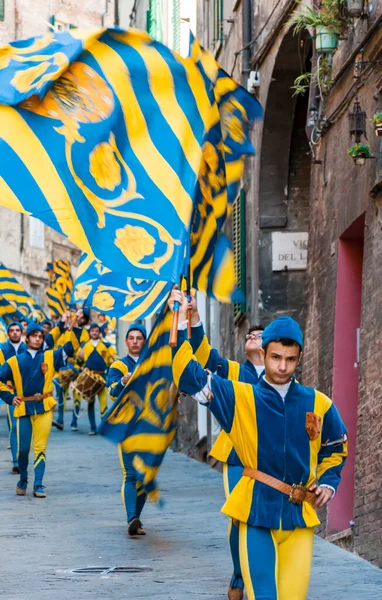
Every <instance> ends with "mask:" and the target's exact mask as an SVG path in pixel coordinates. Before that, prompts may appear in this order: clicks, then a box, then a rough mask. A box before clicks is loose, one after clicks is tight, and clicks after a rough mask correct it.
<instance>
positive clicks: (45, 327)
mask: <svg viewBox="0 0 382 600" xmlns="http://www.w3.org/2000/svg"><path fill="white" fill-rule="evenodd" d="M42 328H43V330H44V333H45V335H46V334H47V333H49V331H51V329H52V326H51V324H50V323H44V324H43V326H42Z"/></svg>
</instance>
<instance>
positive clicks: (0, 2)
mask: <svg viewBox="0 0 382 600" xmlns="http://www.w3.org/2000/svg"><path fill="white" fill-rule="evenodd" d="M4 5H5V0H0V21H4V13H5V6H4Z"/></svg>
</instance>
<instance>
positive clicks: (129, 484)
mask: <svg viewBox="0 0 382 600" xmlns="http://www.w3.org/2000/svg"><path fill="white" fill-rule="evenodd" d="M146 338H147V332H146V328H145V327H144V325H141V324H140V323H133V324H132V325H130V327H129V329H128V330H127V333H126V340H125V344H126V347H127V355H126V356H125V357H124V358H120V359H117V360H116V361H115V362H113V364H112V365H111V367H110V371H109V375H108V378H107V387H108V389H109V395H110V397H111V399H112V400H116V399H117V398H118V396H119V394H120V393H121V392H122V391H123V389H124V387H125V385H126V384H127V382H128V381H129V379H130V377H131V375H132V373H133V371H134V369H135V367H136V366H137V362H138V360H139V356H140V354H141V352H142V349H143V346H144V345H145V342H146ZM118 453H119V460H120V463H121V468H122V474H123V481H122V489H121V494H122V502H123V505H124V507H125V510H126V517H127V531H128V533H129V535H131V536H134V535H145V531H144V529H143V528H142V522H141V520H140V517H141V514H142V510H143V507H144V505H145V502H146V493H145V492H144V490H143V488H142V486H141V485H140V484H139V482H138V481H137V477H136V475H135V470H134V468H133V464H132V461H133V457H132V455H131V454H129V453H127V452H123V451H122V448H121V445H120V444H119V446H118Z"/></svg>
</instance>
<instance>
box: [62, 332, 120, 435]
mask: <svg viewBox="0 0 382 600" xmlns="http://www.w3.org/2000/svg"><path fill="white" fill-rule="evenodd" d="M89 336H90V339H89V341H87V342H85V343H83V344H81V347H80V349H79V351H78V352H77V354H76V359H77V362H78V364H79V365H80V366H81V367H82V368H83V370H87V371H88V372H89V375H91V376H93V377H94V378H95V379H99V378H102V379H103V380H104V382H105V384H106V371H107V369H108V367H109V366H110V365H111V363H112V362H113V361H114V359H115V357H116V353H115V350H114V348H113V346H112V345H111V344H109V343H108V342H105V341H104V340H102V339H101V331H100V328H99V325H98V324H97V323H92V324H91V325H90V327H89ZM98 402H99V407H100V413H101V418H103V417H104V416H105V414H106V412H107V389H106V387H105V386H104V387H103V388H102V389H101V390H100V392H99V393H98ZM77 416H78V413H76V412H75V409H74V411H73V417H72V429H73V427H76V426H77ZM88 417H89V423H90V432H89V435H96V434H97V425H96V418H95V402H94V401H93V402H89V403H88Z"/></svg>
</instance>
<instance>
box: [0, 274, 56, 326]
mask: <svg viewBox="0 0 382 600" xmlns="http://www.w3.org/2000/svg"><path fill="white" fill-rule="evenodd" d="M0 297H1V298H2V305H1V306H2V308H1V310H4V313H3V314H8V313H9V314H10V315H12V314H13V315H14V316H13V317H10V318H11V319H12V320H13V319H16V320H17V319H18V318H26V319H27V320H33V321H43V320H44V319H46V314H45V313H44V311H43V310H42V308H41V307H40V306H39V305H38V304H37V302H36V301H35V300H34V299H33V298H32V296H31V295H30V294H29V293H28V292H27V291H26V289H25V288H23V286H22V285H21V283H19V282H18V281H17V279H16V278H15V277H14V276H13V275H12V273H11V272H10V271H9V269H7V268H6V267H5V266H4V265H3V263H0ZM16 315H19V316H18V317H17V316H16Z"/></svg>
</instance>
